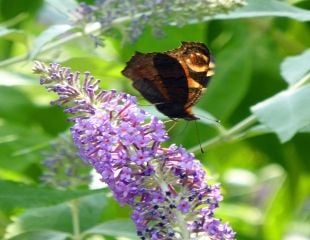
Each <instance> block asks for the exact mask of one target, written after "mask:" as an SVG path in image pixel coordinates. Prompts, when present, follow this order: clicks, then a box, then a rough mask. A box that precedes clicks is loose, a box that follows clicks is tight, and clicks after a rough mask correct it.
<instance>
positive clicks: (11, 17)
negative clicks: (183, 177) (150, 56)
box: [0, 0, 310, 240]
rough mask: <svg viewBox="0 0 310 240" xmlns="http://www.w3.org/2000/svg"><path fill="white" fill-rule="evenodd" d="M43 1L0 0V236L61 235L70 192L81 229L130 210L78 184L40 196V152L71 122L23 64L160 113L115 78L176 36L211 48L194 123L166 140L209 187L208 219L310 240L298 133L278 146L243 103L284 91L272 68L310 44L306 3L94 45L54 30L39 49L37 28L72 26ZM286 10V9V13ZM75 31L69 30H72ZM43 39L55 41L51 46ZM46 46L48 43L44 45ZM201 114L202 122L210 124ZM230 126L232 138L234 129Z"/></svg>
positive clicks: (305, 142)
mask: <svg viewBox="0 0 310 240" xmlns="http://www.w3.org/2000/svg"><path fill="white" fill-rule="evenodd" d="M52 2H53V1H40V0H32V1H23V0H16V1H9V0H1V1H0V61H1V62H0V100H1V104H0V179H1V181H0V185H1V186H0V202H1V203H0V236H1V235H3V236H4V235H6V239H35V238H31V237H29V236H31V235H25V234H24V235H21V236H15V237H14V233H21V232H27V231H33V230H38V229H39V230H40V229H50V230H54V231H60V230H61V231H70V230H71V224H70V215H69V213H68V210H67V209H66V207H64V205H62V204H63V203H65V202H66V201H67V200H68V199H71V198H72V196H73V195H74V194H76V195H74V196H75V197H77V196H79V194H81V196H83V197H81V202H84V204H85V205H83V206H82V209H81V214H82V215H81V216H82V217H83V219H84V220H85V221H83V223H82V227H81V228H82V229H84V230H85V229H88V228H90V227H92V226H95V225H96V224H98V223H102V222H105V221H111V220H115V221H117V220H118V219H124V218H125V219H126V218H127V219H129V215H130V214H129V213H130V210H129V209H127V208H126V207H125V208H121V207H120V206H118V204H117V203H116V202H115V201H114V200H113V198H111V197H110V196H109V194H108V191H98V190H97V191H93V192H91V193H90V192H87V194H85V192H83V194H82V193H81V191H84V190H85V191H88V190H86V189H87V187H86V186H85V185H78V184H77V185H75V186H74V187H71V188H70V191H73V192H72V194H73V193H74V194H73V195H70V196H68V198H67V199H66V197H65V196H64V195H62V193H61V191H60V190H56V189H55V190H52V189H51V187H55V185H54V186H51V185H49V187H48V189H46V188H47V187H46V186H44V185H48V184H46V182H45V183H42V179H43V178H42V176H46V171H47V170H46V166H44V164H43V161H44V160H46V154H44V152H49V151H52V152H54V153H55V152H57V151H58V150H59V147H57V146H58V145H57V144H56V145H55V146H56V147H55V146H54V150H53V147H51V146H50V143H51V142H52V141H55V139H56V140H57V139H58V140H59V138H60V137H59V135H60V134H63V133H66V132H67V130H68V128H69V127H70V123H69V122H68V121H67V120H66V115H65V114H64V113H63V111H62V109H61V108H57V107H53V106H50V104H49V102H50V101H52V100H54V99H55V95H54V94H51V93H47V92H46V90H45V89H44V88H43V87H42V86H40V84H39V79H38V76H36V75H33V74H32V71H31V68H32V65H33V60H34V59H39V60H41V61H44V62H47V63H49V62H58V63H61V65H62V66H68V67H70V68H71V69H72V70H76V71H80V72H84V71H90V72H91V73H92V74H93V75H94V76H95V77H96V78H98V79H101V87H102V88H103V89H117V90H118V91H124V92H127V93H130V94H132V95H135V96H137V98H138V99H139V103H140V104H141V106H142V107H144V106H145V105H146V108H147V110H148V111H150V112H151V113H152V114H155V115H158V116H160V117H162V116H161V115H159V113H158V112H157V111H156V110H155V108H154V107H153V106H151V105H150V104H148V103H147V102H146V101H145V100H143V98H142V97H141V96H140V95H139V93H138V92H137V91H136V90H134V88H133V87H132V86H131V81H130V80H128V79H126V78H125V77H123V76H122V75H121V73H120V72H121V70H122V69H123V68H124V66H125V64H126V61H128V60H129V59H130V57H131V56H132V55H133V54H134V52H135V51H140V52H156V51H167V50H171V49H174V48H177V47H178V46H180V43H181V41H197V42H203V43H205V44H207V45H208V47H209V48H210V49H211V51H212V53H213V55H214V56H215V61H216V74H215V76H214V78H213V79H212V81H211V83H210V85H209V86H208V89H207V91H206V93H205V94H204V96H202V97H201V100H200V102H199V103H198V104H197V106H196V107H195V108H194V112H195V113H196V115H197V116H198V117H199V116H200V117H201V121H197V126H195V124H194V122H186V121H184V120H180V121H178V123H177V124H176V126H175V127H174V128H173V129H172V130H171V131H170V133H169V135H170V140H169V142H168V143H167V145H170V144H172V143H176V144H181V145H183V146H184V147H186V148H187V149H191V150H193V151H194V152H195V154H196V157H197V158H198V159H199V160H201V162H202V163H203V164H204V166H205V168H206V171H207V172H208V174H210V176H212V181H214V182H219V183H221V185H222V191H223V195H224V201H223V202H222V204H221V206H220V208H219V209H218V210H217V216H218V217H219V218H221V219H223V221H227V222H229V223H230V224H231V225H232V227H233V229H234V231H236V232H237V239H240V240H262V239H270V240H277V239H285V240H306V239H310V198H309V193H310V175H309V171H310V164H309V161H310V138H309V131H304V132H301V133H296V134H295V135H294V136H292V137H290V138H289V139H287V140H285V141H283V139H281V138H279V136H277V134H275V133H273V132H272V131H269V130H266V129H263V130H261V129H259V126H261V125H259V124H255V123H258V121H252V120H253V119H252V120H251V116H253V111H251V107H252V106H254V105H256V104H258V103H260V102H262V101H264V100H266V99H268V98H270V97H272V96H274V95H276V94H277V93H279V92H281V91H283V90H285V89H287V88H288V84H287V82H286V81H284V79H283V75H281V64H282V62H283V61H284V60H285V59H286V58H287V57H289V56H295V55H300V54H302V53H303V52H304V51H305V50H307V49H308V48H309V47H310V25H309V19H310V17H309V16H310V13H309V11H306V9H308V10H309V9H310V2H309V1H281V4H282V3H283V4H285V5H283V6H288V8H285V7H283V9H280V10H279V12H280V13H281V11H283V14H278V15H279V16H281V17H276V16H272V15H273V14H269V16H267V15H268V14H265V15H266V16H261V17H258V15H257V16H256V15H255V14H253V12H254V13H255V7H257V6H256V5H257V4H258V2H259V1H257V4H255V1H249V2H250V6H251V8H252V9H253V12H252V13H251V12H250V13H249V17H244V16H243V15H235V17H225V16H224V17H217V18H212V17H211V19H209V20H208V21H196V22H193V23H189V22H184V24H182V25H178V26H173V25H170V26H169V25H168V24H167V25H161V26H159V29H160V30H161V32H160V34H156V33H155V34H154V28H153V27H152V24H149V25H146V26H145V28H144V29H143V31H141V33H139V34H138V37H136V38H135V39H130V38H129V39H126V38H125V37H124V35H122V34H121V33H122V31H121V30H119V29H120V27H119V26H117V25H116V26H115V28H114V29H112V30H111V31H110V30H109V31H107V32H105V33H103V34H102V35H100V38H96V40H95V41H94V38H93V37H92V36H91V35H90V34H87V33H84V35H82V36H80V37H78V38H74V39H73V40H72V41H69V40H66V41H63V42H62V39H67V38H66V37H68V36H67V35H68V33H66V32H64V33H62V34H59V35H57V38H56V40H55V38H52V37H50V39H49V41H48V42H47V41H46V40H44V38H42V37H41V38H40V39H39V36H40V34H41V33H42V32H44V31H45V30H46V29H48V28H49V27H50V26H53V25H57V24H71V23H72V21H70V18H68V14H67V13H68V11H69V12H70V10H68V9H71V7H70V6H71V5H70V4H72V3H71V1H67V2H66V1H63V2H64V3H59V2H60V1H54V3H52ZM264 2H265V3H266V2H267V1H262V4H263V5H264ZM271 2H278V1H270V3H271ZM89 3H92V2H91V1H89ZM253 3H254V4H253ZM171 4H173V1H172V2H171ZM187 4H191V3H190V1H188V3H187ZM268 4H269V3H268ZM268 4H267V5H266V8H268V6H269V5H268ZM292 4H294V6H295V7H294V9H295V10H296V9H300V11H304V12H298V10H296V12H294V11H295V10H294V11H293V10H292V9H290V7H293V5H292ZM64 5H68V9H65V8H64V7H63V6H64ZM61 6H62V7H61ZM279 6H280V5H279ZM281 6H282V5H281ZM261 7H262V6H260V7H258V8H259V9H261ZM285 9H286V10H285ZM301 9H304V10H301ZM268 10H271V9H268ZM285 11H287V12H289V14H287V15H285V14H284V12H285ZM290 11H291V12H290ZM266 12H267V11H266ZM251 14H252V15H251ZM290 14H291V15H290ZM294 14H295V15H294ZM302 14H304V15H307V14H308V17H309V18H308V20H304V19H301V18H300V19H298V16H301V15H302ZM262 15H264V14H262ZM274 15H277V14H274ZM287 16H291V17H287ZM71 20H72V19H71ZM154 24H155V23H154ZM78 26H81V25H78ZM83 27H84V25H83ZM115 29H116V30H115ZM75 31H76V32H79V28H78V27H77V28H76V29H75ZM51 32H52V30H51ZM52 34H53V33H52ZM55 36H56V35H55ZM38 39H39V40H38ZM42 39H43V40H42ZM102 39H104V40H103V41H102ZM54 41H55V42H54ZM98 41H99V44H98ZM53 42H54V43H55V46H52V45H51V44H53ZM47 43H48V44H50V45H49V47H48V48H46V49H44V47H45V46H46V44H47ZM102 44H103V46H100V45H102ZM42 49H44V51H41V50H42ZM28 53H30V54H29V55H27V54H28ZM308 60H309V62H310V58H308ZM296 68H298V66H296ZM308 71H309V70H308ZM308 100H309V98H308ZM288 104H289V103H288ZM309 104H310V102H309V101H306V102H303V103H302V105H303V107H304V109H301V110H300V111H301V112H304V111H309V107H310V105H309ZM307 109H308V110H307ZM204 116H207V118H212V116H213V117H214V118H216V119H219V120H220V121H221V123H220V124H218V123H216V122H214V121H212V120H210V119H207V118H206V117H204ZM272 117H273V118H280V122H281V117H282V116H277V113H274V115H273V116H272ZM293 117H294V111H293ZM297 117H298V116H297ZM163 119H165V118H163ZM247 121H249V122H247ZM283 121H285V119H283ZM254 122H255V123H254ZM308 122H309V121H308ZM240 123H241V127H240V125H238V124H240ZM167 125H168V126H170V125H171V123H167ZM255 126H256V127H258V128H257V129H256V130H255V131H254V130H253V131H249V132H248V131H247V132H246V131H245V129H243V127H247V128H246V129H247V130H248V129H249V127H255ZM236 127H237V130H238V131H237V132H234V129H236ZM227 132H228V134H226V133H227ZM223 133H224V134H223ZM221 134H222V135H221ZM221 136H222V137H221ZM199 143H201V145H202V146H203V148H204V153H201V151H200V149H199ZM51 149H52V150H51ZM64 151H65V150H64ZM64 151H60V152H59V154H60V155H61V154H62V153H63V152H64ZM48 154H50V152H49V153H48ZM48 154H47V155H48ZM68 158H69V157H68ZM62 166H63V168H65V167H64V165H62ZM60 168H61V166H60ZM59 171H60V170H59ZM81 171H82V172H83V173H85V172H88V171H89V169H87V168H86V170H81ZM47 175H48V174H47ZM80 176H81V175H80ZM52 185H53V184H52ZM56 185H57V184H56ZM86 185H87V184H86ZM75 190H79V191H77V192H74V191H75ZM45 191H46V192H45ZM102 192H104V194H103V193H102ZM70 194H71V192H70ZM42 195H43V196H46V197H45V198H44V197H43V196H42ZM1 199H2V200H1ZM56 213H57V214H59V215H57V214H56ZM44 214H48V216H50V217H49V218H48V219H49V220H48V221H47V220H46V219H45V220H46V221H45V220H43V218H42V216H45V215H44ZM53 214H56V215H53ZM62 214H63V215H62ZM60 216H62V217H60ZM59 218H61V219H62V220H59ZM57 219H58V220H57ZM21 229H22V230H21ZM8 232H9V233H11V235H10V234H8ZM102 234H103V235H104V236H105V239H114V238H115V237H116V236H113V234H112V235H111V234H110V235H109V234H108V233H107V232H105V233H102ZM97 237H98V239H103V237H102V236H101V237H100V238H99V236H97ZM37 239H40V237H38V238H37ZM41 239H49V238H48V237H46V236H45V238H41ZM85 239H87V238H85ZM89 239H92V238H91V237H89ZM93 239H96V238H93Z"/></svg>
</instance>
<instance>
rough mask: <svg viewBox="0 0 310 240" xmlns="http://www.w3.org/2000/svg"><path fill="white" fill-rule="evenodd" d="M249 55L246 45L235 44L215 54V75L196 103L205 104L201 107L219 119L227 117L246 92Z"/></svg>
mask: <svg viewBox="0 0 310 240" xmlns="http://www.w3.org/2000/svg"><path fill="white" fill-rule="evenodd" d="M236 48H238V51H236ZM249 55H250V51H249V48H248V47H245V46H244V47H242V48H240V45H238V44H237V45H232V46H231V47H230V48H226V49H225V50H223V51H222V52H220V53H219V54H218V55H217V56H216V69H215V76H214V77H213V79H212V80H211V82H210V87H208V89H207V91H206V93H205V95H204V96H203V97H202V100H201V102H202V104H198V105H199V106H201V105H205V107H202V108H204V109H207V111H208V112H210V113H211V114H212V115H214V116H215V117H216V118H218V119H219V120H220V121H224V120H225V119H226V118H227V117H229V115H230V114H231V113H232V112H233V111H234V110H235V109H236V107H237V106H238V104H239V103H240V101H241V100H242V99H243V97H244V95H245V94H246V92H247V89H248V86H249V83H250V80H251V79H250V72H251V69H252V68H251V67H252V65H251V60H250V56H249ZM240 66H242V67H240ZM203 103H205V104H203Z"/></svg>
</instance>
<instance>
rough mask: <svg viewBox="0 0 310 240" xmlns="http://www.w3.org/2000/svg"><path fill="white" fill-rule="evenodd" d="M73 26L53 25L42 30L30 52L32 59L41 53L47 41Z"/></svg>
mask: <svg viewBox="0 0 310 240" xmlns="http://www.w3.org/2000/svg"><path fill="white" fill-rule="evenodd" d="M72 28H73V26H71V25H67V24H63V25H53V26H51V27H49V28H48V29H47V30H45V31H44V32H42V33H41V35H40V36H39V37H38V38H37V39H36V41H35V42H34V44H33V46H32V50H31V51H30V53H29V56H30V59H33V58H34V57H35V56H36V55H37V54H39V53H40V51H41V49H42V47H44V46H45V45H46V44H47V43H50V42H51V41H52V40H54V39H55V38H56V37H60V36H61V35H62V34H64V33H66V32H68V31H69V30H71V29H72Z"/></svg>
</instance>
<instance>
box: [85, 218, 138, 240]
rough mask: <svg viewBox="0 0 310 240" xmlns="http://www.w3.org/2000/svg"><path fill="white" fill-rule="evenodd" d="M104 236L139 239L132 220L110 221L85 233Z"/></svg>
mask: <svg viewBox="0 0 310 240" xmlns="http://www.w3.org/2000/svg"><path fill="white" fill-rule="evenodd" d="M86 234H87V235H91V234H102V235H107V236H113V237H127V238H130V239H139V238H138V237H137V234H136V229H135V226H134V225H133V223H132V222H131V221H130V220H124V219H118V220H113V221H108V222H105V223H103V224H100V225H97V226H95V227H93V228H91V229H89V230H87V231H85V232H84V235H86Z"/></svg>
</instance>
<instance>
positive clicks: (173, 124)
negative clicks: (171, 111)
mask: <svg viewBox="0 0 310 240" xmlns="http://www.w3.org/2000/svg"><path fill="white" fill-rule="evenodd" d="M168 122H173V123H172V125H171V126H170V127H169V128H168V129H167V132H170V131H171V130H172V129H173V128H174V127H175V125H176V124H177V121H176V120H174V119H170V120H167V121H165V123H168Z"/></svg>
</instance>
